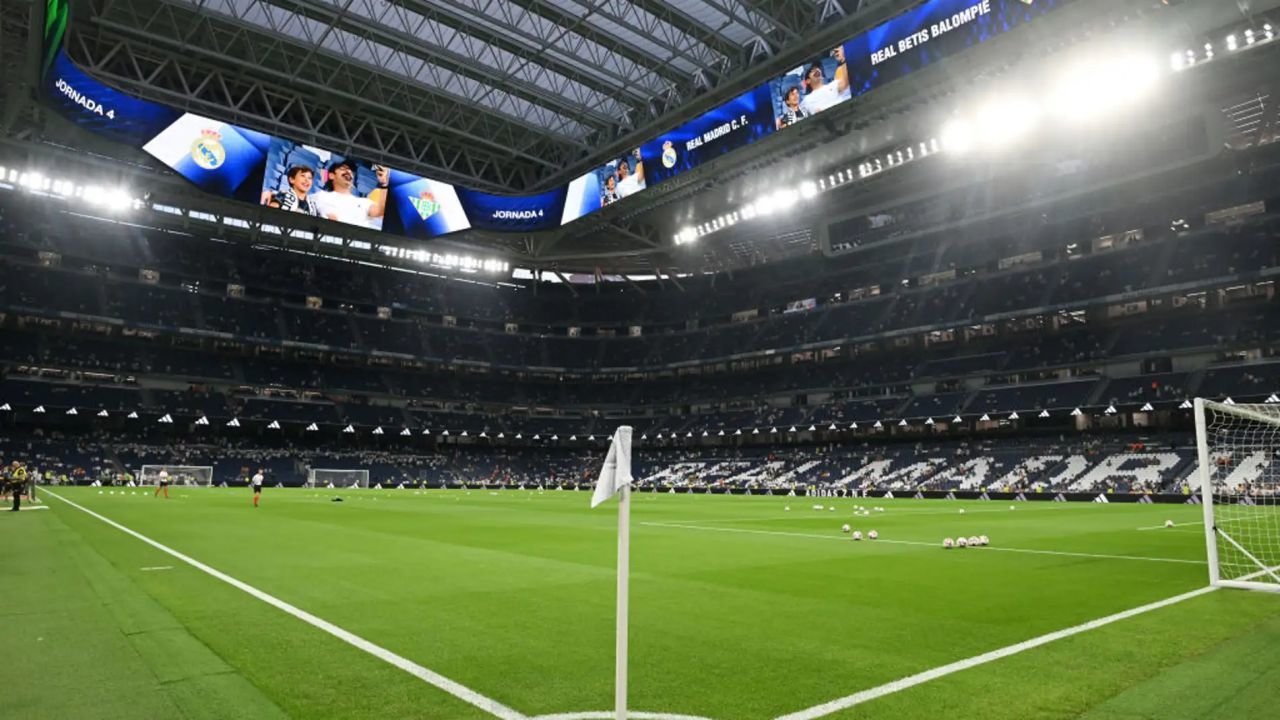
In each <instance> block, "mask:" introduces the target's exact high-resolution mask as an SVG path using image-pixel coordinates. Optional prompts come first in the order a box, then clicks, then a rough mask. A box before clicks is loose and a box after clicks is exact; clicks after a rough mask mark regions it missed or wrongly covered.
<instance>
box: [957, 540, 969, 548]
mask: <svg viewBox="0 0 1280 720" xmlns="http://www.w3.org/2000/svg"><path fill="white" fill-rule="evenodd" d="M968 546H969V540H968V539H966V538H956V547H968Z"/></svg>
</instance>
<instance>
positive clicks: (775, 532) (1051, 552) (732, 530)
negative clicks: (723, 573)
mask: <svg viewBox="0 0 1280 720" xmlns="http://www.w3.org/2000/svg"><path fill="white" fill-rule="evenodd" d="M640 524H641V525H648V526H650V527H665V528H679V529H681V530H705V531H708V532H728V533H743V534H747V535H780V536H783V537H802V538H816V539H819V540H838V541H840V542H846V543H849V542H852V541H851V540H849V539H848V538H846V537H843V536H840V537H837V536H835V535H818V534H815V533H797V532H785V531H782V530H748V529H746V528H725V527H711V526H708V525H684V524H677V523H656V522H642V523H640ZM864 542H866V543H868V544H871V545H874V544H876V543H883V544H885V545H916V546H919V547H933V548H939V549H941V548H942V545H941V543H933V542H923V541H920V540H886V539H884V538H880V539H878V540H866V541H864ZM969 549H970V550H978V551H981V552H1009V553H1026V554H1029V555H1059V556H1062V557H1082V558H1096V559H1098V560H1139V561H1145V562H1167V563H1182V564H1187V565H1204V564H1205V561H1204V560H1187V559H1184V558H1166V557H1146V556H1143V555H1105V554H1102V553H1083V552H1068V551H1065V550H1034V549H1031V548H1007V547H993V546H991V545H986V546H983V547H977V548H969Z"/></svg>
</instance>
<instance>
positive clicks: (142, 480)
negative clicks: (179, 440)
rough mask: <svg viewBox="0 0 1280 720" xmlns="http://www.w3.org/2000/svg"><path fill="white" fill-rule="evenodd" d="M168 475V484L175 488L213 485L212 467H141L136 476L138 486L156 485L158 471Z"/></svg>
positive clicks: (158, 475)
mask: <svg viewBox="0 0 1280 720" xmlns="http://www.w3.org/2000/svg"><path fill="white" fill-rule="evenodd" d="M161 470H163V471H165V472H167V473H168V474H169V484H170V485H173V486H175V487H177V486H179V485H185V486H187V487H210V486H211V485H213V466H212V465H143V466H142V472H141V473H140V474H139V475H138V484H139V485H156V484H158V483H159V482H160V471H161Z"/></svg>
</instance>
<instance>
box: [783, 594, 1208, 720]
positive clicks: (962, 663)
mask: <svg viewBox="0 0 1280 720" xmlns="http://www.w3.org/2000/svg"><path fill="white" fill-rule="evenodd" d="M1214 590H1217V588H1216V587H1213V586H1209V587H1202V588H1200V589H1199V590H1192V591H1191V592H1185V593H1182V594H1181V595H1174V596H1173V597H1170V598H1165V599H1164V600H1158V601H1156V602H1153V603H1148V604H1146V605H1141V606H1139V607H1136V608H1132V609H1129V610H1125V611H1123V612H1118V613H1116V614H1114V615H1107V616H1106V617H1101V618H1098V619H1096V620H1090V621H1089V622H1086V623H1082V624H1080V625H1075V626H1073V627H1069V628H1064V629H1062V630H1057V631H1055V632H1051V633H1048V634H1046V635H1041V636H1040V637H1035V638H1031V639H1030V640H1024V641H1022V642H1020V643H1016V644H1014V645H1009V646H1007V647H1002V648H999V649H997V650H992V651H991V652H986V653H983V654H981V655H974V656H973V657H970V658H965V659H964V660H958V661H956V662H953V663H950V664H948V665H942V666H940V667H936V668H933V669H932V670H926V671H924V672H921V673H916V674H915V675H908V676H907V677H904V678H899V679H898V680H894V681H893V682H888V683H885V684H884V685H880V686H878V687H873V688H869V689H867V690H863V691H861V692H856V693H854V694H852V695H846V696H845V697H842V698H838V699H836V700H832V701H830V702H825V703H823V704H821V705H814V706H813V707H811V708H806V709H804V710H800V711H798V712H794V713H791V714H789V715H783V716H781V717H779V718H777V719H776V720H816V719H817V718H820V717H825V716H827V715H830V714H832V713H836V712H839V711H841V710H847V709H849V708H851V707H854V706H856V705H861V704H862V703H865V702H870V701H872V700H876V699H878V698H882V697H884V696H885V695H892V694H893V693H896V692H901V691H903V690H906V689H908V688H913V687H915V686H917V685H922V684H924V683H927V682H930V681H932V680H937V679H938V678H941V677H946V676H947V675H951V674H953V673H958V672H961V671H963V670H968V669H970V668H975V667H978V666H979V665H985V664H987V663H989V662H994V661H996V660H1000V659H1001V658H1006V657H1009V656H1010V655H1017V654H1018V653H1022V652H1026V651H1027V650H1031V649H1033V648H1038V647H1040V646H1042V645H1048V644H1049V643H1051V642H1055V641H1058V640H1062V639H1064V638H1069V637H1071V636H1072V635H1079V634H1080V633H1084V632H1088V631H1090V630H1096V629H1097V628H1100V627H1103V626H1106V625H1110V624H1112V623H1116V622H1120V621H1121V620H1127V619H1129V618H1131V617H1136V616H1138V615H1142V614H1143V613H1149V612H1151V611H1152V610H1159V609H1161V608H1165V607H1169V606H1170V605H1176V604H1177V603H1180V602H1183V601H1184V600H1190V599H1191V598H1195V597H1200V596H1201V595H1205V594H1207V593H1211V592H1213V591H1214Z"/></svg>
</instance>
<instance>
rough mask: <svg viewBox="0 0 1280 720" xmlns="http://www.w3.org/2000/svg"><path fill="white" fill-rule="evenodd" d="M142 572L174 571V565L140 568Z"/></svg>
mask: <svg viewBox="0 0 1280 720" xmlns="http://www.w3.org/2000/svg"><path fill="white" fill-rule="evenodd" d="M138 569H139V570H141V571H142V572H152V571H155V570H172V569H173V566H172V565H152V566H151V567H144V568H138Z"/></svg>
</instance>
